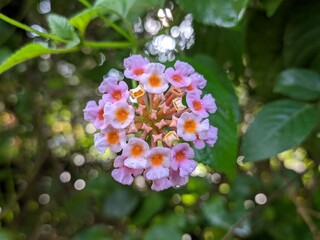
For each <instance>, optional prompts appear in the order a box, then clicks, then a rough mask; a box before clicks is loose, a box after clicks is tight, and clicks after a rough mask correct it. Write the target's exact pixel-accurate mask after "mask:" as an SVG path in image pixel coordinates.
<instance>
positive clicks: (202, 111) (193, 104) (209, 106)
mask: <svg viewBox="0 0 320 240" xmlns="http://www.w3.org/2000/svg"><path fill="white" fill-rule="evenodd" d="M187 104H188V107H189V108H190V109H191V111H192V112H194V113H195V114H197V115H198V116H200V117H201V118H206V117H208V116H209V114H208V112H209V113H214V112H215V111H216V110H217V106H216V103H215V100H214V98H213V97H212V96H211V94H206V95H204V97H203V98H202V99H201V96H200V94H199V93H194V94H187Z"/></svg>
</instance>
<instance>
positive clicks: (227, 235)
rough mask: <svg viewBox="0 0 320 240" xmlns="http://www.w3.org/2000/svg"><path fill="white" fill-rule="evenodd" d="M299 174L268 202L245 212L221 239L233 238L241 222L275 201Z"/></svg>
mask: <svg viewBox="0 0 320 240" xmlns="http://www.w3.org/2000/svg"><path fill="white" fill-rule="evenodd" d="M298 177H299V175H298V176H296V177H293V178H292V179H290V181H288V182H287V183H286V184H284V185H283V186H282V187H281V188H279V189H277V190H276V191H275V192H273V193H272V194H271V195H270V197H269V200H268V202H267V203H266V204H264V205H259V206H257V207H255V208H253V209H252V210H251V211H250V212H248V213H247V214H245V215H244V216H243V217H242V218H240V219H239V220H238V221H237V222H236V223H235V224H234V225H233V226H232V227H231V228H229V230H228V232H227V233H226V234H225V235H224V236H223V238H222V239H221V240H228V239H231V237H232V236H233V232H234V230H235V229H236V228H237V227H239V226H241V224H242V223H243V222H244V221H245V220H247V219H248V218H251V217H252V216H253V215H255V214H256V213H257V212H258V211H260V209H262V208H264V207H265V206H266V205H268V204H270V203H271V202H273V201H274V200H275V199H276V198H278V197H279V196H280V195H281V194H283V192H284V190H285V189H286V188H287V187H289V186H290V185H291V184H293V183H294V182H295V181H296V180H297V179H298Z"/></svg>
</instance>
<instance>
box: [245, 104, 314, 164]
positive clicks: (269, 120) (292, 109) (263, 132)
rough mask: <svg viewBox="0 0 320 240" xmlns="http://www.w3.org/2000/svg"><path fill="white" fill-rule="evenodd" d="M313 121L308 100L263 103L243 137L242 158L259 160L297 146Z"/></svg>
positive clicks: (307, 132) (311, 126) (309, 131)
mask: <svg viewBox="0 0 320 240" xmlns="http://www.w3.org/2000/svg"><path fill="white" fill-rule="evenodd" d="M316 123H317V114H316V111H315V109H314V107H313V106H311V105H309V104H305V103H301V102H297V101H293V100H279V101H275V102H271V103H269V104H267V105H265V106H264V107H263V108H262V109H261V111H260V112H258V114H257V115H256V117H255V120H254V121H253V122H252V123H251V124H250V125H249V128H248V130H247V132H246V133H245V135H244V137H243V142H242V146H241V149H242V154H243V155H244V157H245V158H244V159H245V161H259V160H263V159H266V158H268V157H272V156H274V155H276V154H277V153H280V152H282V151H284V150H287V149H289V148H291V147H294V146H297V145H298V144H300V143H302V142H303V140H305V139H306V137H307V136H308V135H309V134H310V133H311V131H312V130H313V129H314V127H315V126H316Z"/></svg>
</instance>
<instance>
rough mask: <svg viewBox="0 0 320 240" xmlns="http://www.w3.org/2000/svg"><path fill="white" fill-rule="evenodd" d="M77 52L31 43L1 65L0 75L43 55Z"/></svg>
mask: <svg viewBox="0 0 320 240" xmlns="http://www.w3.org/2000/svg"><path fill="white" fill-rule="evenodd" d="M75 50H76V49H51V48H46V47H44V46H43V45H39V44H35V43H30V44H27V45H25V46H24V47H22V48H21V49H19V50H18V51H17V52H15V53H14V54H13V55H11V56H10V57H9V58H8V59H7V60H5V61H4V62H3V63H2V64H1V65H0V74H1V73H3V72H4V71H6V70H8V69H9V68H11V67H13V66H15V65H17V64H19V63H21V62H24V61H26V60H29V59H31V58H35V57H38V56H41V55H43V54H59V53H67V52H73V51H75Z"/></svg>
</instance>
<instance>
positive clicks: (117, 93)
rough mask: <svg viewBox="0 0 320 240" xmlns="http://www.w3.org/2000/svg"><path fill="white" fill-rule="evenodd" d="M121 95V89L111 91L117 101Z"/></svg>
mask: <svg viewBox="0 0 320 240" xmlns="http://www.w3.org/2000/svg"><path fill="white" fill-rule="evenodd" d="M121 97H122V94H121V91H120V90H116V91H113V93H112V98H113V99H115V100H117V101H119V100H120V99H121Z"/></svg>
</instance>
